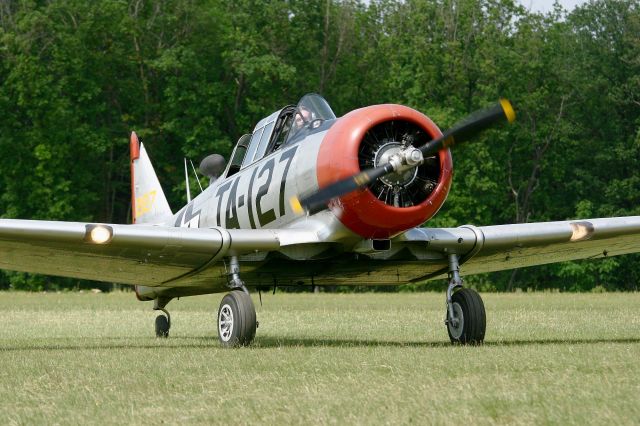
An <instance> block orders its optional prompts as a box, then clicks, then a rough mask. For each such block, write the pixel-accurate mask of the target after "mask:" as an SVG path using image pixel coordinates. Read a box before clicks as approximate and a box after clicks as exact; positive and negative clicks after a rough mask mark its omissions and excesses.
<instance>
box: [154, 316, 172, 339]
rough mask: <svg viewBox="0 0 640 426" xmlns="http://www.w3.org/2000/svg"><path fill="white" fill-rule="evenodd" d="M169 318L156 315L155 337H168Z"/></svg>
mask: <svg viewBox="0 0 640 426" xmlns="http://www.w3.org/2000/svg"><path fill="white" fill-rule="evenodd" d="M170 327H171V325H170V323H169V318H167V317H165V316H164V315H158V316H157V317H156V337H169V328H170Z"/></svg>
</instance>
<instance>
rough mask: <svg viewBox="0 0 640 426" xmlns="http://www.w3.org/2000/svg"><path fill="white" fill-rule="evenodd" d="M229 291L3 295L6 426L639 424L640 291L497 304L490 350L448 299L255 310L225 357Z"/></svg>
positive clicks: (512, 298) (1, 376) (491, 309)
mask: <svg viewBox="0 0 640 426" xmlns="http://www.w3.org/2000/svg"><path fill="white" fill-rule="evenodd" d="M221 297H222V295H215V296H202V297H193V298H184V299H182V300H176V301H172V302H171V303H170V304H169V306H168V307H169V309H170V310H171V312H172V320H173V324H172V330H171V337H170V338H169V339H166V340H160V339H156V338H155V337H153V336H154V332H153V321H154V318H155V315H156V313H154V312H152V311H151V304H150V303H140V302H137V301H136V300H135V298H134V296H133V294H132V293H113V294H87V293H85V294H77V293H69V294H25V293H0V324H1V325H2V326H1V327H0V424H3V425H4V424H69V423H77V424H87V423H88V424H96V423H97V424H122V423H135V424H142V423H145V424H150V423H154V424H157V423H161V422H166V423H169V424H176V423H227V424H256V423H260V424H283V423H284V424H289V423H296V424H300V423H307V424H317V423H320V424H336V423H337V424H345V423H348V424H372V423H374V424H381V423H382V424H386V423H394V424H395V423H417V424H425V423H430V424H434V423H435V424H454V423H457V424H461V423H462V424H469V423H474V424H494V423H498V424H531V423H535V424H541V423H542V424H546V423H549V424H568V423H571V424H582V423H588V424H609V423H612V424H637V423H639V422H640V366H639V362H640V294H637V293H636V294H622V293H614V294H508V295H501V294H486V295H483V297H484V300H485V304H486V308H487V316H488V319H487V337H486V343H485V345H483V346H481V347H453V346H451V345H450V344H449V343H448V338H447V334H446V330H445V328H444V324H443V319H444V295H443V294H437V293H426V294H342V295H330V294H319V295H313V294H298V295H289V294H276V295H275V296H272V295H271V294H268V295H263V300H264V306H263V307H260V306H259V303H258V301H257V297H256V298H254V300H255V302H256V305H257V311H258V319H259V321H260V328H259V329H258V334H257V337H256V341H255V344H254V345H253V346H252V347H250V348H241V349H231V350H224V349H222V348H220V347H219V346H218V343H217V337H216V334H215V315H216V311H217V306H218V303H219V301H220V299H221Z"/></svg>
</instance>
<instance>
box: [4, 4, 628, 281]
mask: <svg viewBox="0 0 640 426" xmlns="http://www.w3.org/2000/svg"><path fill="white" fill-rule="evenodd" d="M308 92H317V93H320V94H322V95H323V96H324V97H325V98H326V99H327V100H328V101H329V103H330V104H331V105H332V107H333V109H334V111H335V112H336V113H337V115H342V114H344V113H346V112H348V111H350V110H352V109H354V108H358V107H361V106H365V105H370V104H376V103H400V104H404V105H408V106H410V107H413V108H416V109H418V110H420V111H422V112H424V113H425V114H427V115H428V116H430V117H431V118H432V119H433V120H434V121H435V122H436V123H437V124H438V125H439V126H440V127H441V128H443V129H444V128H446V127H447V126H449V125H451V124H453V123H454V122H456V121H457V120H459V119H460V118H462V117H464V116H465V115H466V114H468V113H469V112H471V111H473V110H475V109H477V108H479V107H482V106H485V105H487V104H488V103H489V102H494V101H495V100H496V99H497V98H498V97H501V96H502V97H506V98H508V99H510V100H512V102H513V104H514V106H515V107H516V110H517V113H518V120H517V122H516V124H515V125H513V126H510V127H508V128H502V129H496V130H492V131H490V132H488V133H486V134H484V135H483V136H482V137H481V139H480V140H479V142H478V143H474V144H470V145H468V146H464V147H461V148H460V149H458V150H457V151H456V152H455V153H454V169H455V173H454V181H453V187H452V191H451V193H450V195H449V198H448V200H447V203H446V204H445V206H444V207H443V209H442V210H441V212H440V213H439V214H438V215H437V216H436V218H435V219H434V220H433V221H431V222H429V225H433V226H458V225H462V224H466V223H473V224H475V225H489V224H501V223H514V222H517V223H524V222H530V221H547V220H566V219H573V218H584V217H604V216H622V215H637V214H640V176H639V175H638V165H639V164H640V161H639V160H640V132H639V129H640V4H639V2H638V1H635V0H595V1H594V0H592V1H590V2H589V3H586V4H584V5H582V6H580V7H578V8H576V9H574V10H573V11H572V12H570V13H568V12H567V11H565V10H563V9H562V8H561V7H560V6H558V5H556V7H555V8H554V9H553V10H552V11H551V12H549V13H546V14H540V13H532V12H530V11H528V10H527V9H526V8H523V7H522V6H520V5H519V4H518V3H516V2H515V1H512V0H428V1H427V0H406V1H391V0H371V1H368V2H364V1H359V0H316V1H300V0H288V1H260V0H236V1H233V2H226V1H219V0H187V1H184V0H181V1H177V0H176V1H173V0H100V1H95V2H87V1H84V0H60V1H45V0H42V1H35V0H23V1H11V0H0V111H1V114H0V150H1V152H2V154H3V155H2V156H0V170H1V171H2V173H1V174H0V215H1V216H2V217H4V218H33V219H52V220H72V221H100V222H119V223H126V222H127V221H129V220H130V219H129V218H130V195H129V191H130V183H129V167H128V161H129V160H128V155H129V152H128V134H129V132H130V131H131V130H136V131H137V133H138V134H139V135H140V136H141V138H142V139H143V140H144V142H145V145H146V147H147V150H148V151H149V153H150V155H151V157H152V159H153V162H154V165H155V167H156V171H157V173H158V175H159V178H160V180H161V183H162V185H163V187H164V188H165V192H166V193H167V197H168V198H169V201H170V204H171V205H172V206H173V207H174V209H176V208H177V207H178V206H181V205H183V204H184V201H185V199H184V198H185V196H184V191H185V184H184V181H183V173H182V158H183V157H187V158H191V159H193V161H194V162H197V161H199V160H200V159H201V158H203V157H204V156H206V155H208V154H210V153H213V152H217V153H221V154H223V155H225V156H227V157H228V154H229V153H230V151H231V149H232V146H233V144H234V143H235V141H236V140H237V139H238V137H239V136H240V135H242V134H244V133H247V132H249V131H251V129H252V128H253V126H254V124H255V123H256V122H257V121H258V120H259V119H261V118H262V117H264V116H266V115H268V114H269V113H271V112H273V111H275V110H277V109H279V108H280V107H282V106H284V105H285V104H289V103H295V102H296V101H297V100H298V99H299V98H300V97H301V96H302V95H304V94H305V93H308ZM193 187H194V186H193V185H192V188H193ZM467 281H468V282H469V283H471V284H473V285H476V286H478V287H481V288H484V289H497V290H512V289H515V288H518V287H531V288H536V289H545V288H552V287H559V288H561V289H565V290H590V289H592V288H594V287H598V288H600V287H604V288H608V289H637V287H638V283H639V282H640V256H636V255H632V256H626V257H617V258H610V259H605V260H601V261H597V262H588V261H583V262H572V263H562V264H557V265H549V266H544V267H538V268H528V269H522V270H517V271H507V272H501V273H493V274H489V275H486V276H478V277H469V278H468V279H467ZM82 285H95V284H92V283H89V284H87V283H79V282H78V281H77V280H70V279H60V278H51V277H43V276H34V275H26V274H20V273H13V272H2V274H1V275H0V288H21V289H42V288H64V287H77V286H82Z"/></svg>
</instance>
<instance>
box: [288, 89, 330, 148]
mask: <svg viewBox="0 0 640 426" xmlns="http://www.w3.org/2000/svg"><path fill="white" fill-rule="evenodd" d="M335 118H336V115H335V114H334V113H333V111H332V110H331V107H330V106H329V104H328V103H327V101H325V100H324V98H323V97H322V96H320V95H318V94H316V93H311V94H308V95H304V96H303V97H302V99H300V102H298V105H297V106H296V109H295V112H294V114H293V122H292V123H291V130H290V131H289V135H288V138H287V142H286V143H290V142H292V141H294V139H295V140H300V139H302V138H304V137H305V136H306V135H308V134H310V133H312V132H313V131H314V130H316V129H318V128H319V127H320V126H322V124H323V123H324V122H325V121H329V120H334V119H335Z"/></svg>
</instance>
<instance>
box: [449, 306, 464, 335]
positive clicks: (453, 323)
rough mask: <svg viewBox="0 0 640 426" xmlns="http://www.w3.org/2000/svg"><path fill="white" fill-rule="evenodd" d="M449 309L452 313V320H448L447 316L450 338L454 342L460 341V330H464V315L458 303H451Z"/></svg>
mask: <svg viewBox="0 0 640 426" xmlns="http://www.w3.org/2000/svg"><path fill="white" fill-rule="evenodd" d="M451 309H452V311H453V316H454V317H453V318H449V315H448V314H447V327H448V328H449V333H450V334H451V337H453V338H454V339H456V340H460V338H461V337H462V330H463V328H464V314H463V313H462V306H460V304H459V303H458V302H453V303H452V304H451Z"/></svg>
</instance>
